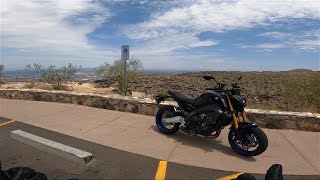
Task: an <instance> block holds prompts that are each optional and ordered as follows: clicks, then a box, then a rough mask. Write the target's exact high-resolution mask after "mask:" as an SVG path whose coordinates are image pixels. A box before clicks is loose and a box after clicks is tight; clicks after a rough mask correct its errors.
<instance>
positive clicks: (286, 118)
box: [0, 89, 320, 132]
mask: <svg viewBox="0 0 320 180" xmlns="http://www.w3.org/2000/svg"><path fill="white" fill-rule="evenodd" d="M0 98H5V99H20V100H31V101H46V102H58V103H71V104H77V105H84V106H90V107H96V108H103V109H109V110H117V111H124V112H132V113H138V114H144V115H151V116H154V115H155V114H156V113H157V111H158V105H157V104H156V103H155V101H154V100H152V99H149V98H145V99H139V98H135V97H124V96H120V95H99V94H90V93H74V92H66V91H46V90H30V89H23V90H21V89H0ZM162 104H164V105H165V104H167V105H168V104H171V105H176V104H175V103H174V102H164V103H162ZM0 105H1V104H0ZM246 111H247V114H248V118H249V119H250V120H251V121H253V122H256V123H257V124H259V125H260V126H261V127H266V128H272V129H295V130H304V131H314V132H320V114H313V113H298V112H278V111H266V110H259V109H246Z"/></svg>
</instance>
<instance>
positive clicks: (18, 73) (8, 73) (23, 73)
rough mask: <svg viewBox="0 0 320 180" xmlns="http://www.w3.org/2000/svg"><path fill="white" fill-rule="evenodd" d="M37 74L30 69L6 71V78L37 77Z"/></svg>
mask: <svg viewBox="0 0 320 180" xmlns="http://www.w3.org/2000/svg"><path fill="white" fill-rule="evenodd" d="M35 74H36V72H35V71H34V70H30V69H23V70H4V71H3V75H4V76H26V75H28V76H29V75H35Z"/></svg>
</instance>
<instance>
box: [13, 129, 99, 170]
mask: <svg viewBox="0 0 320 180" xmlns="http://www.w3.org/2000/svg"><path fill="white" fill-rule="evenodd" d="M10 138H11V139H14V140H16V141H18V142H21V143H23V144H27V145H30V146H32V147H34V148H36V149H39V150H41V151H44V152H47V153H50V154H54V155H57V156H60V157H62V158H64V159H67V160H71V161H74V162H77V163H79V164H82V165H86V164H88V163H89V162H90V161H91V160H92V159H93V155H92V154H91V153H89V152H86V151H82V150H80V149H76V148H74V147H71V146H67V145H64V144H61V143H58V142H54V141H51V140H49V139H45V138H42V137H39V136H36V135H33V134H30V133H27V132H24V131H21V130H14V131H11V133H10Z"/></svg>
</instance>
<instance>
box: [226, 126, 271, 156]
mask: <svg viewBox="0 0 320 180" xmlns="http://www.w3.org/2000/svg"><path fill="white" fill-rule="evenodd" d="M235 133H236V132H235V129H234V128H232V129H230V131H229V135H228V140H229V144H230V146H231V147H232V149H233V150H234V151H236V152H237V153H238V154H240V155H242V156H257V155H259V154H262V153H263V152H264V151H265V150H266V149H267V147H268V138H267V136H266V134H265V133H264V132H263V131H262V130H261V129H260V128H259V127H250V128H248V129H245V130H242V132H241V135H240V136H247V135H253V136H255V138H256V141H257V143H258V145H259V146H258V147H257V149H256V150H253V151H247V150H244V149H242V148H241V147H240V146H239V145H238V144H237V142H236V141H237V140H238V139H237V138H236V137H235Z"/></svg>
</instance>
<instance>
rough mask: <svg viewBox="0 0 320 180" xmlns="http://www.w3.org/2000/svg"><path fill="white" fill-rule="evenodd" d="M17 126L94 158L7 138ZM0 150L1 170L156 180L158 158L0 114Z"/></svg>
mask: <svg viewBox="0 0 320 180" xmlns="http://www.w3.org/2000/svg"><path fill="white" fill-rule="evenodd" d="M16 129H20V130H23V131H26V132H29V133H32V134H36V135H38V136H41V137H44V138H48V139H50V140H53V141H56V142H59V143H63V144H66V145H69V146H72V147H76V148H79V149H82V150H86V151H89V152H91V153H93V154H94V156H95V159H94V161H93V162H91V163H89V164H88V165H86V166H83V165H79V164H77V163H74V162H71V161H68V160H65V159H63V158H60V157H57V156H54V155H51V154H48V153H45V152H42V151H40V150H37V149H34V148H32V147H29V146H28V145H24V144H22V143H19V142H16V141H14V140H12V139H10V137H9V133H10V132H11V131H12V130H16ZM0 152H1V153H0V160H1V162H2V165H3V169H7V168H11V167H16V166H27V167H31V168H33V169H35V170H37V171H40V172H43V173H45V174H46V175H47V176H48V177H49V179H70V178H79V179H155V177H156V174H157V172H158V173H159V170H158V168H159V162H160V160H159V159H155V158H150V157H146V156H142V155H138V154H134V153H129V152H125V151H121V150H117V149H113V148H110V147H106V146H102V145H99V144H95V143H92V142H88V141H85V140H81V139H77V138H74V137H71V136H67V135H63V134H60V133H56V132H52V131H49V130H46V129H42V128H39V127H35V126H32V125H28V124H25V123H22V122H19V121H15V120H10V119H6V118H3V117H0ZM217 163H219V162H217ZM284 168H285V167H284ZM160 173H163V175H162V177H165V179H207V180H211V179H212V180H213V179H217V178H221V177H224V176H228V175H232V174H235V173H237V172H230V171H221V170H215V169H207V168H200V167H193V166H187V165H182V164H177V163H172V162H168V163H167V166H166V170H165V171H164V172H160ZM254 175H255V177H256V178H257V179H264V175H259V174H254ZM285 179H292V180H293V179H318V177H317V176H286V177H285Z"/></svg>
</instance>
